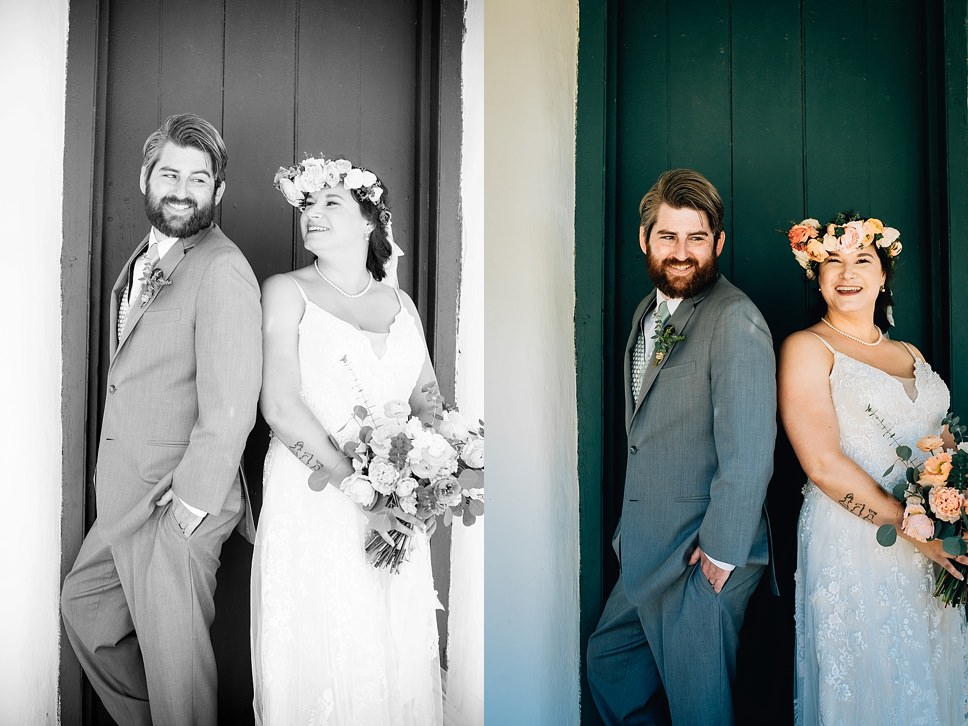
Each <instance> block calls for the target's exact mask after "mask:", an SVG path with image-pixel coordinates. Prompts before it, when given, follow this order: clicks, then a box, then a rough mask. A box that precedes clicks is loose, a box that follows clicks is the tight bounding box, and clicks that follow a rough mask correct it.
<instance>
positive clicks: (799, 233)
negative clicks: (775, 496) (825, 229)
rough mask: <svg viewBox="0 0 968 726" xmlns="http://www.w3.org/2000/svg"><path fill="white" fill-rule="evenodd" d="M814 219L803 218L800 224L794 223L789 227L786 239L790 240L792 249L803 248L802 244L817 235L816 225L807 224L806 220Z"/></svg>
mask: <svg viewBox="0 0 968 726" xmlns="http://www.w3.org/2000/svg"><path fill="white" fill-rule="evenodd" d="M813 221H815V220H812V219H805V220H804V221H802V222H800V224H795V225H793V226H792V227H790V231H789V232H787V239H789V240H790V246H791V247H793V248H794V249H803V246H804V244H805V243H806V242H807V240H810V239H813V238H814V237H816V236H817V227H816V225H813V226H811V225H808V224H807V222H813Z"/></svg>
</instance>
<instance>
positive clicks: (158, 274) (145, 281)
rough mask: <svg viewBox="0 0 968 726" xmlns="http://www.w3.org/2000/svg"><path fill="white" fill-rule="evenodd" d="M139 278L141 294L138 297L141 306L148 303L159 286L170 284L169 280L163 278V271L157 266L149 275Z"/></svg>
mask: <svg viewBox="0 0 968 726" xmlns="http://www.w3.org/2000/svg"><path fill="white" fill-rule="evenodd" d="M141 280H142V285H141V295H140V296H139V297H138V302H139V303H140V304H141V307H144V306H145V305H147V304H148V303H150V302H151V301H152V299H153V298H154V297H155V295H157V294H158V291H159V290H161V288H163V287H165V285H170V284H171V280H168V279H167V278H165V273H164V272H162V271H161V269H160V268H158V267H156V268H155V269H153V270H152V271H151V274H150V275H147V276H146V277H142V278H141Z"/></svg>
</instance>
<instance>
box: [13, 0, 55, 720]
mask: <svg viewBox="0 0 968 726" xmlns="http://www.w3.org/2000/svg"><path fill="white" fill-rule="evenodd" d="M66 61H67V0H31V2H29V3H27V2H18V1H17V0H2V2H0V98H2V99H3V106H4V113H3V114H0V139H3V140H4V144H3V154H2V157H0V159H2V160H0V168H2V170H3V173H2V174H0V210H2V213H3V220H4V223H3V230H4V234H3V237H4V245H3V260H2V262H0V329H2V340H3V354H2V355H0V381H3V383H4V395H3V416H2V418H0V420H2V423H0V470H2V474H0V501H2V502H3V511H4V517H3V526H2V527H0V573H3V588H2V591H3V595H2V597H0V724H31V725H33V724H54V723H57V671H58V637H59V632H60V619H59V614H58V591H59V587H60V508H61V466H60V461H61V428H60V421H61V415H60V406H61V390H60V388H61V330H60V325H61V321H60V318H61V316H60V313H61V300H60V265H59V259H60V252H61V241H62V230H61V205H62V189H63V157H64V93H65V80H66Z"/></svg>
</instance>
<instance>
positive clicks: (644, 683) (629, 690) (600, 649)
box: [587, 578, 669, 726]
mask: <svg viewBox="0 0 968 726" xmlns="http://www.w3.org/2000/svg"><path fill="white" fill-rule="evenodd" d="M587 656H588V657H587V672H588V684H589V686H590V689H591V693H592V698H593V699H594V701H595V705H596V706H597V707H598V712H599V713H600V714H601V716H602V719H603V720H604V722H605V723H606V724H608V726H612V725H613V724H664V723H668V722H669V717H668V709H667V706H666V703H665V696H664V693H663V691H662V682H661V680H660V677H659V671H658V668H657V665H656V659H655V653H654V652H653V649H652V646H651V645H650V643H649V641H648V638H647V637H646V635H645V633H644V631H643V629H642V623H641V619H640V613H639V610H638V609H637V608H636V607H635V605H633V604H632V603H631V602H630V601H629V599H628V598H627V597H626V595H625V590H624V588H623V586H622V580H621V578H619V581H618V582H617V583H616V585H615V587H614V589H613V590H612V593H611V594H610V595H609V598H608V601H607V602H606V604H605V609H604V611H603V612H602V617H601V619H600V620H599V622H598V626H597V627H596V628H595V632H594V633H592V635H591V637H590V638H589V639H588V651H587Z"/></svg>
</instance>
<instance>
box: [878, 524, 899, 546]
mask: <svg viewBox="0 0 968 726" xmlns="http://www.w3.org/2000/svg"><path fill="white" fill-rule="evenodd" d="M895 542H897V528H896V527H895V526H894V525H893V524H882V525H881V526H880V527H878V528H877V543H878V544H879V545H881V546H882V547H890V546H891V545H892V544H894V543H895Z"/></svg>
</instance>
